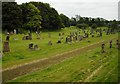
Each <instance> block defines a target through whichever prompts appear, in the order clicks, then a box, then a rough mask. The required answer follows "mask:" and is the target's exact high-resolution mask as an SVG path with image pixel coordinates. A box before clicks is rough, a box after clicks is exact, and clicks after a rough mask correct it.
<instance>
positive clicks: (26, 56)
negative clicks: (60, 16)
mask: <svg viewBox="0 0 120 84" xmlns="http://www.w3.org/2000/svg"><path fill="white" fill-rule="evenodd" d="M77 30H78V29H77V28H76V27H70V28H64V29H62V30H60V31H56V32H50V33H51V38H48V33H49V32H42V34H41V37H42V39H41V40H38V39H36V38H37V36H36V35H35V33H33V40H28V41H27V40H26V41H25V40H22V37H23V35H21V34H18V35H12V36H11V37H10V52H9V53H4V54H3V59H2V63H3V64H2V65H3V69H5V68H8V67H12V66H14V65H16V66H17V65H19V64H22V63H26V62H30V61H33V60H36V59H42V58H48V57H51V56H55V55H56V54H59V53H63V52H67V51H70V50H73V49H76V48H81V47H85V46H88V45H90V44H93V43H96V42H99V41H102V40H108V39H112V38H114V37H117V36H118V34H113V35H108V36H107V35H105V33H104V34H103V37H102V38H99V37H98V38H97V37H94V38H92V37H90V38H89V39H90V40H91V42H90V43H88V42H87V39H84V40H83V41H81V42H74V43H73V44H72V45H70V44H65V43H64V42H65V37H66V36H67V35H68V34H69V33H70V32H71V31H72V32H73V31H77ZM60 32H64V33H65V36H64V40H63V42H62V44H56V42H57V40H58V39H59V36H58V34H59V33H60ZM81 35H83V33H82V32H81ZM13 38H17V39H18V40H13ZM4 40H5V35H4V34H3V41H4ZM49 40H51V41H52V42H53V45H52V46H50V45H48V41H49ZM30 42H33V43H34V44H38V46H39V48H40V50H37V51H33V50H29V49H28V44H29V43H30Z"/></svg>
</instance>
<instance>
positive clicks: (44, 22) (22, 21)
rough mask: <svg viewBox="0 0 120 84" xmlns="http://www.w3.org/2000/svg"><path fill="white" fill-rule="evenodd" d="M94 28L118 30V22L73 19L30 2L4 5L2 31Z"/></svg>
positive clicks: (45, 5) (51, 8)
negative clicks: (74, 27)
mask: <svg viewBox="0 0 120 84" xmlns="http://www.w3.org/2000/svg"><path fill="white" fill-rule="evenodd" d="M69 26H77V27H78V28H86V27H88V26H91V27H92V28H96V27H102V26H107V27H109V28H114V29H115V28H118V21H116V20H113V21H108V20H105V19H103V18H90V17H81V16H80V15H76V16H75V17H72V18H71V19H70V18H68V17H67V16H66V15H64V14H58V12H57V11H56V10H55V8H53V7H51V6H50V5H49V4H48V3H42V2H29V3H23V4H21V5H18V4H17V3H16V2H3V3H2V29H3V31H4V30H7V31H11V30H14V29H17V30H30V31H39V30H58V29H61V28H64V27H69Z"/></svg>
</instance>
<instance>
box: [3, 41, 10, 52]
mask: <svg viewBox="0 0 120 84" xmlns="http://www.w3.org/2000/svg"><path fill="white" fill-rule="evenodd" d="M3 52H10V48H9V42H7V41H6V42H4V44H3Z"/></svg>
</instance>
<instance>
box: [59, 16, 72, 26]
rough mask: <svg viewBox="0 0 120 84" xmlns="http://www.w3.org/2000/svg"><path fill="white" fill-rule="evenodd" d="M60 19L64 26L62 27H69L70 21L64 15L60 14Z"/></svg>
mask: <svg viewBox="0 0 120 84" xmlns="http://www.w3.org/2000/svg"><path fill="white" fill-rule="evenodd" d="M60 18H61V20H62V23H63V24H64V27H70V20H69V18H68V17H67V16H66V15H64V14H60Z"/></svg>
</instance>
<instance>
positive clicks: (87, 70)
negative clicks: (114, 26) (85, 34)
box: [9, 41, 118, 82]
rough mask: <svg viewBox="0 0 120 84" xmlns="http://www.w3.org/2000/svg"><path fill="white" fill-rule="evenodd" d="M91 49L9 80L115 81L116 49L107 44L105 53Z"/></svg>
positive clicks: (97, 49)
mask: <svg viewBox="0 0 120 84" xmlns="http://www.w3.org/2000/svg"><path fill="white" fill-rule="evenodd" d="M100 51H101V48H96V49H93V50H92V51H88V52H86V53H83V54H82V55H76V56H75V57H72V58H69V59H66V60H64V61H63V62H61V63H58V64H55V65H52V66H50V67H48V68H45V69H42V70H39V71H36V72H32V73H29V74H27V75H24V76H21V77H18V78H16V79H15V80H11V81H9V82H117V81H118V49H117V48H116V46H115V41H114V46H113V47H112V49H110V48H109V45H108V44H107V45H106V47H105V51H106V52H105V53H101V52H100Z"/></svg>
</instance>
